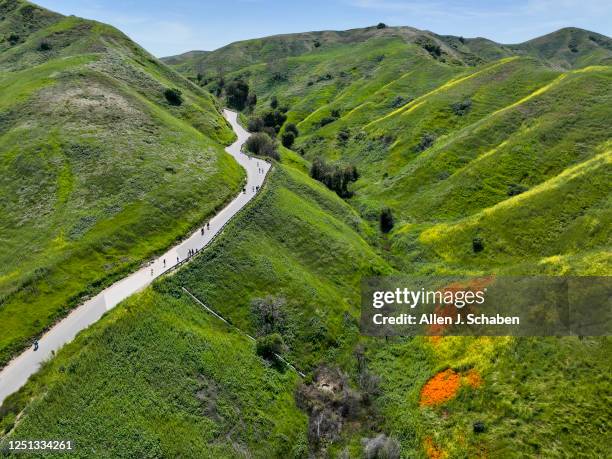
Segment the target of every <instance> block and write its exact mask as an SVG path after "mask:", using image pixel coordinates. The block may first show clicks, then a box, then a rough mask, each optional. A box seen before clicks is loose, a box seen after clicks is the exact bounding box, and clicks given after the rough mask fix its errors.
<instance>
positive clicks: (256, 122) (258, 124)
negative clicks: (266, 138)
mask: <svg viewBox="0 0 612 459" xmlns="http://www.w3.org/2000/svg"><path fill="white" fill-rule="evenodd" d="M263 128H264V122H263V120H262V119H261V118H259V117H255V118H250V119H249V123H248V125H247V129H248V130H249V132H260V131H261V130H262V129H263Z"/></svg>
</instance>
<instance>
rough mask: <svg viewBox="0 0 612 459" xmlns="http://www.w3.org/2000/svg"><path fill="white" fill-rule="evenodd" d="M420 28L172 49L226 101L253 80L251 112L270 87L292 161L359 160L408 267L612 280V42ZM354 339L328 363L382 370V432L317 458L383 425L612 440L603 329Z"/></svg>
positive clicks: (489, 438) (592, 450)
mask: <svg viewBox="0 0 612 459" xmlns="http://www.w3.org/2000/svg"><path fill="white" fill-rule="evenodd" d="M425 35H426V38H428V39H430V40H431V41H428V40H425V39H423V36H422V35H421V33H420V32H418V31H415V30H414V29H406V30H405V31H404V29H393V28H388V29H382V31H380V29H374V28H370V29H364V30H359V31H348V32H344V33H343V34H340V35H335V34H334V33H314V34H313V35H310V34H295V35H290V36H280V37H270V38H267V39H259V40H252V41H247V42H240V43H235V44H232V45H229V46H228V47H225V48H221V49H219V50H217V51H214V52H212V53H209V54H207V55H205V56H196V57H194V58H188V59H183V60H182V62H181V59H180V57H179V58H177V59H176V60H175V61H174V63H175V64H176V65H177V68H178V69H180V70H181V71H183V72H184V74H185V75H186V76H189V77H194V76H195V74H196V72H199V73H201V74H202V76H203V78H202V79H201V84H203V86H205V87H207V88H208V89H209V90H210V91H212V92H213V93H220V94H221V95H222V96H223V92H224V91H225V89H224V88H220V86H219V80H218V76H219V72H222V75H223V79H224V83H225V84H227V83H228V82H231V81H232V80H234V79H240V80H242V81H244V82H246V83H247V84H248V85H249V90H250V91H251V92H252V93H255V94H256V95H257V104H256V105H255V106H254V107H253V108H252V109H249V108H247V109H246V110H245V116H246V117H247V118H248V117H250V118H254V117H258V116H262V115H265V114H266V113H269V112H270V111H272V110H273V109H272V108H271V107H270V105H271V101H272V99H273V97H275V98H276V99H277V100H278V106H277V108H276V109H274V110H278V111H281V112H282V111H285V110H286V116H287V120H286V122H287V123H295V124H296V125H297V129H298V130H299V136H298V137H297V139H296V142H295V144H294V145H293V147H292V149H293V150H294V151H295V152H296V153H294V155H297V154H299V155H300V156H301V157H302V162H301V163H300V167H304V165H303V161H307V162H312V161H313V160H314V159H315V158H316V157H323V158H325V159H326V160H327V161H328V162H332V163H333V162H335V163H337V164H340V165H347V164H351V165H355V166H356V167H357V169H358V171H359V173H360V177H359V179H358V180H357V181H356V182H355V183H354V184H352V185H351V188H350V189H351V190H352V191H353V192H354V194H353V196H352V197H351V198H349V199H348V200H347V202H348V203H349V204H351V205H352V206H353V208H354V209H355V210H356V211H357V212H358V213H359V215H360V216H361V217H362V218H364V219H365V221H366V222H367V223H368V224H369V225H370V227H371V228H376V227H377V220H378V216H379V212H380V209H381V208H382V207H385V206H388V207H390V208H391V209H392V211H393V214H394V216H395V228H394V230H393V231H392V232H391V234H390V235H388V236H380V235H379V239H378V240H376V238H374V239H371V240H370V242H371V244H372V245H373V247H375V248H376V249H377V251H378V252H379V253H380V254H382V256H383V257H384V258H385V259H386V260H387V262H388V263H389V264H391V266H392V267H393V268H394V269H395V270H396V271H398V272H403V273H407V274H442V273H458V274H464V275H465V274H467V275H481V274H491V273H497V274H530V273H539V274H549V275H563V274H574V275H609V274H610V273H611V272H612V264H611V262H612V258H611V257H610V253H611V248H612V240H611V238H610V226H611V224H612V215H611V214H610V208H611V206H610V204H611V203H610V191H611V190H610V183H609V176H610V141H611V140H610V139H611V134H612V131H611V130H610V127H609V123H607V120H608V119H610V118H611V116H612V113H611V112H610V108H609V107H611V106H612V104H611V101H610V94H611V89H612V80H611V77H612V73H611V67H610V63H611V62H610V48H611V41H610V39H609V38H608V37H605V36H601V35H598V34H595V33H591V32H588V31H584V30H580V29H562V30H560V31H558V32H555V33H553V34H550V35H547V36H544V37H541V38H538V39H535V40H532V41H529V42H526V43H523V44H519V45H499V44H496V43H494V42H491V41H488V40H486V39H460V38H457V37H449V36H435V35H431V34H425ZM349 36H351V37H352V38H353V39H349V38H347V37H349ZM419 36H420V37H421V38H420V39H419ZM341 37H342V38H341ZM315 42H318V45H317V46H314V43H315ZM436 46H439V49H437V48H436ZM239 56H240V57H239ZM273 57H274V60H273ZM223 59H225V62H227V63H228V64H227V65H226V66H224V67H222V68H221V67H219V65H218V63H219V62H221V61H222V60H223ZM220 89H221V90H220ZM283 130H284V127H282V128H281V130H280V133H281V134H282V132H283ZM292 157H293V156H292ZM475 240H478V241H479V244H480V251H475V250H474V241H475ZM381 248H382V250H381ZM245 310H246V307H243V308H242V309H241V311H245ZM361 345H362V346H365V349H366V351H365V357H360V358H359V359H357V361H355V358H354V357H350V354H349V353H348V352H342V353H340V354H336V355H333V360H332V361H333V362H334V364H335V365H338V366H340V367H341V368H342V369H343V371H345V372H346V374H348V375H350V379H351V381H352V383H353V387H356V388H359V390H361V389H363V388H362V387H361V384H362V383H363V378H364V376H363V374H364V371H365V374H366V375H367V374H374V375H375V376H376V377H378V378H380V379H379V381H380V385H379V388H378V390H379V392H378V395H376V396H375V397H374V398H373V401H372V404H371V405H370V406H369V408H368V410H367V412H368V416H369V417H370V418H371V419H372V420H373V421H372V424H374V426H376V427H374V426H373V425H371V424H368V423H367V422H364V421H363V420H362V419H361V418H359V419H358V420H354V422H353V424H351V427H350V428H345V429H344V430H343V431H342V433H341V434H340V436H339V438H335V439H334V440H333V441H331V442H328V443H325V442H324V444H325V446H324V447H323V449H319V450H318V454H321V455H324V454H328V455H329V456H330V457H338V456H340V455H341V454H347V453H348V454H349V456H350V457H359V456H360V455H362V454H363V450H364V443H363V439H364V438H373V437H375V436H376V435H377V434H379V433H385V434H386V435H388V436H391V437H393V438H395V439H396V440H397V441H398V442H399V443H400V444H401V447H402V455H403V456H405V457H423V456H428V457H432V458H440V457H466V456H467V457H474V456H503V457H514V456H517V457H518V456H532V455H539V456H542V457H562V456H568V455H569V456H575V455H580V454H584V455H587V456H591V457H598V456H607V455H609V454H610V450H609V446H608V445H607V444H606V440H605V435H604V434H602V432H605V431H606V429H607V428H608V424H609V420H608V419H607V415H606V413H607V411H608V410H609V409H610V402H609V387H610V379H609V376H608V375H609V368H608V367H609V364H608V362H607V359H606V358H605V355H606V354H607V353H609V352H610V348H609V347H610V342H609V340H608V339H603V338H593V339H581V340H579V339H575V338H564V339H539V338H534V339H525V338H521V339H518V338H517V339H506V338H493V339H491V338H479V339H467V338H466V339H464V338H454V339H453V338H448V339H446V338H444V339H435V340H427V339H421V338H415V339H412V340H397V341H396V342H394V343H383V342H381V341H380V340H372V341H369V340H365V341H362V343H361ZM350 347H352V348H353V349H354V350H355V352H357V350H358V349H360V348H359V347H358V346H357V345H356V344H355V343H352V344H351V345H350V346H349V348H350ZM360 352H362V351H360ZM361 355H363V354H361ZM297 357H299V356H297ZM328 362H329V361H328ZM359 362H361V363H359ZM363 362H366V363H365V364H364V363H363ZM364 365H365V366H364ZM364 368H366V370H364ZM316 374H317V373H316V372H315V376H313V378H314V379H315V381H316ZM566 374H571V375H572V378H571V381H572V382H571V383H565V382H563V381H566V380H567V378H566V376H565V375H566ZM366 380H368V378H366ZM554 381H558V382H557V383H555V382H554ZM436 397H439V398H438V399H436ZM478 422H481V423H482V425H483V426H484V427H483V428H484V430H485V431H484V432H483V433H478V432H475V431H474V427H473V424H474V423H478ZM319 446H320V445H319ZM322 451H324V453H322Z"/></svg>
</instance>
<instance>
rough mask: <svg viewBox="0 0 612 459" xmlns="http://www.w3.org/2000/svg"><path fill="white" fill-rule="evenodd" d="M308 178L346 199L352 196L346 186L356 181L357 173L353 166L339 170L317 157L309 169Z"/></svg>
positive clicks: (339, 168) (337, 167)
mask: <svg viewBox="0 0 612 459" xmlns="http://www.w3.org/2000/svg"><path fill="white" fill-rule="evenodd" d="M310 176H311V177H312V178H314V179H315V180H318V181H319V182H321V183H323V184H324V185H325V186H326V187H327V188H329V189H330V190H332V191H335V192H336V194H337V195H338V196H340V197H341V198H348V197H351V196H352V194H353V193H352V192H351V191H349V189H348V185H349V184H350V183H352V182H355V181H357V179H358V178H359V173H358V172H357V168H356V167H355V166H352V165H349V166H345V167H344V168H341V167H339V166H338V165H335V164H334V165H329V164H327V163H326V162H325V161H324V160H323V159H322V158H320V157H317V158H315V159H314V161H313V162H312V166H311V167H310Z"/></svg>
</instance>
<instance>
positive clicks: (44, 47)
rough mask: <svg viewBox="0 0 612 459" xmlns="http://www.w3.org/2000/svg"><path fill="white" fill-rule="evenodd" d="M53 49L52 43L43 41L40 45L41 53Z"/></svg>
mask: <svg viewBox="0 0 612 459" xmlns="http://www.w3.org/2000/svg"><path fill="white" fill-rule="evenodd" d="M51 48H52V46H51V43H49V42H48V41H41V42H40V44H39V45H38V50H39V51H51Z"/></svg>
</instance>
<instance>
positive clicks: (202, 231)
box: [200, 227, 204, 236]
mask: <svg viewBox="0 0 612 459" xmlns="http://www.w3.org/2000/svg"><path fill="white" fill-rule="evenodd" d="M200 231H201V233H202V236H204V228H203V227H202V229H201V230H200Z"/></svg>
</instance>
